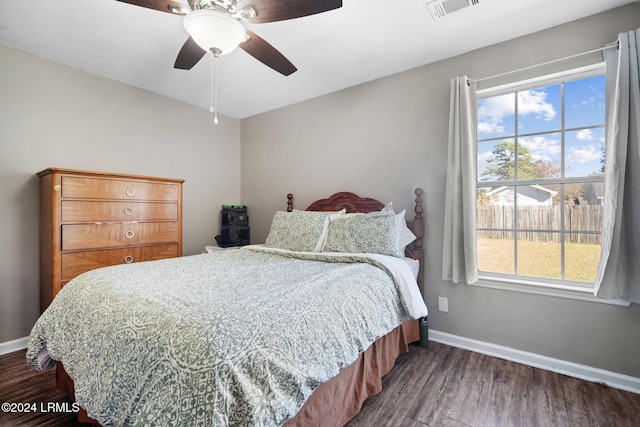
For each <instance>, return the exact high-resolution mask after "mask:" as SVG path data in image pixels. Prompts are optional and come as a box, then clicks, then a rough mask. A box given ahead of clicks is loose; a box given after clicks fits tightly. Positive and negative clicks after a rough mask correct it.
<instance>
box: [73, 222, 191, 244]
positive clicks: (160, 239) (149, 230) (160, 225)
mask: <svg viewBox="0 0 640 427" xmlns="http://www.w3.org/2000/svg"><path fill="white" fill-rule="evenodd" d="M179 240H180V225H179V223H178V222H141V223H138V222H125V223H100V224H65V225H63V226H62V250H63V251H75V250H79V249H99V248H114V247H118V246H133V245H150V244H155V243H168V242H177V241H179Z"/></svg>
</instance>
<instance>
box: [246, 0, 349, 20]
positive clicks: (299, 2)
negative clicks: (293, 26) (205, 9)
mask: <svg viewBox="0 0 640 427" xmlns="http://www.w3.org/2000/svg"><path fill="white" fill-rule="evenodd" d="M247 7H252V8H253V9H254V10H255V11H256V16H255V17H254V18H246V21H247V22H249V23H251V24H260V23H264V22H275V21H285V20H287V19H295V18H301V17H303V16H309V15H315V14H316V13H322V12H328V11H330V10H333V9H338V8H340V7H342V0H239V1H238V3H237V5H236V10H242V9H244V8H247Z"/></svg>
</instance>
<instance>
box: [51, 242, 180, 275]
mask: <svg viewBox="0 0 640 427" xmlns="http://www.w3.org/2000/svg"><path fill="white" fill-rule="evenodd" d="M176 256H178V244H177V243H171V244H166V245H155V246H139V247H132V248H125V249H109V250H104V251H87V252H71V253H63V254H62V256H61V259H62V277H61V281H62V282H67V281H69V280H71V279H73V278H74V277H76V276H77V275H79V274H81V273H84V272H86V271H89V270H95V269H96V268H101V267H108V266H110V265H118V264H130V263H132V262H140V261H151V260H157V259H163V258H174V257H176Z"/></svg>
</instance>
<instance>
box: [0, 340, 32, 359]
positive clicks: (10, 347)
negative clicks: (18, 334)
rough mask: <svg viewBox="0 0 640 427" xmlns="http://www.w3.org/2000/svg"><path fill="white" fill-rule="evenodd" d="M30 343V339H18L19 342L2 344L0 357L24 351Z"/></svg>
mask: <svg viewBox="0 0 640 427" xmlns="http://www.w3.org/2000/svg"><path fill="white" fill-rule="evenodd" d="M28 343H29V337H24V338H18V339H17V340H13V341H7V342H0V355H3V354H7V353H13V352H14V351H18V350H24V349H25V348H27V344H28Z"/></svg>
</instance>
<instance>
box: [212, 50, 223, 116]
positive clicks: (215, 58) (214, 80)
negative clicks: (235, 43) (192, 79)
mask: <svg viewBox="0 0 640 427" xmlns="http://www.w3.org/2000/svg"><path fill="white" fill-rule="evenodd" d="M220 53H221V52H220V50H219V49H216V48H211V107H209V111H210V112H211V113H213V123H215V124H218V56H220Z"/></svg>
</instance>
